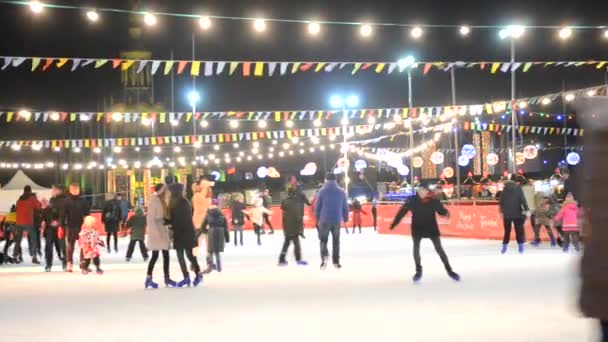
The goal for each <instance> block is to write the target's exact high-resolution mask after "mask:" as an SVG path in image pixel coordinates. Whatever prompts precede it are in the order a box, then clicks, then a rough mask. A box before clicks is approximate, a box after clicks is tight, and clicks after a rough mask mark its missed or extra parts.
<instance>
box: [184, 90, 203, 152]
mask: <svg viewBox="0 0 608 342" xmlns="http://www.w3.org/2000/svg"><path fill="white" fill-rule="evenodd" d="M187 97H188V103H189V104H190V107H192V135H193V136H194V137H195V139H196V104H197V103H198V102H199V101H200V100H201V96H200V94H199V93H198V92H197V91H196V90H195V89H192V90H190V91H189V92H188V96H187ZM193 143H194V142H193ZM194 158H196V149H194Z"/></svg>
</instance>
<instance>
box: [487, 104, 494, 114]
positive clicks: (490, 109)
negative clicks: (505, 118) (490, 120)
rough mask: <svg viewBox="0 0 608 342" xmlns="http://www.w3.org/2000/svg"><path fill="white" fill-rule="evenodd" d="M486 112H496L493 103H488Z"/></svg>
mask: <svg viewBox="0 0 608 342" xmlns="http://www.w3.org/2000/svg"><path fill="white" fill-rule="evenodd" d="M486 113H487V114H493V113H494V109H492V105H491V104H489V103H486Z"/></svg>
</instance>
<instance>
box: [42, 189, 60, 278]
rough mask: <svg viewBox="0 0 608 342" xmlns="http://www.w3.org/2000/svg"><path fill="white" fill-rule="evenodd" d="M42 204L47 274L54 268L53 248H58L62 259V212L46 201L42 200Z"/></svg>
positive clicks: (45, 268)
mask: <svg viewBox="0 0 608 342" xmlns="http://www.w3.org/2000/svg"><path fill="white" fill-rule="evenodd" d="M40 203H41V208H42V210H41V217H42V222H41V223H40V228H41V229H42V232H43V234H44V241H45V246H44V255H45V261H46V263H45V267H44V270H45V272H51V268H52V267H53V247H55V248H58V249H59V251H58V257H59V259H61V252H60V249H61V245H60V244H59V242H60V238H59V234H60V232H59V229H60V224H59V222H60V218H61V214H60V210H59V208H54V207H53V206H52V204H51V203H49V202H48V201H47V200H46V199H42V200H41V201H40Z"/></svg>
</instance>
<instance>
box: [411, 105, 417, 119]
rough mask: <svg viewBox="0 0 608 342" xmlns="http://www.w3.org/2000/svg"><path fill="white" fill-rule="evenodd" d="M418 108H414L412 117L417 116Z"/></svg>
mask: <svg viewBox="0 0 608 342" xmlns="http://www.w3.org/2000/svg"><path fill="white" fill-rule="evenodd" d="M417 113H418V108H416V107H414V108H412V118H416V117H417V116H418V115H417Z"/></svg>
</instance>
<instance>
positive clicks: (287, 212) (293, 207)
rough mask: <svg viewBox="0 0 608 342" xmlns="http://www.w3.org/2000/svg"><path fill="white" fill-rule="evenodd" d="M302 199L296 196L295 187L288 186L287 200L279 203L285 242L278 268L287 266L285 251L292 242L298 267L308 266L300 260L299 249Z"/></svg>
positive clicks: (302, 229)
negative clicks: (281, 211)
mask: <svg viewBox="0 0 608 342" xmlns="http://www.w3.org/2000/svg"><path fill="white" fill-rule="evenodd" d="M305 204H306V203H305V202H304V198H302V196H300V195H299V194H298V190H297V188H296V187H294V186H292V185H290V186H289V187H288V189H287V198H286V199H284V200H283V202H282V203H281V209H282V210H283V233H284V234H285V242H283V248H282V249H281V254H280V255H279V266H287V260H286V255H287V250H288V249H289V245H290V243H291V242H293V248H294V255H295V258H296V263H297V264H298V265H302V266H305V265H308V263H307V262H306V261H304V260H302V249H301V247H300V236H301V235H302V232H303V231H304V205H305Z"/></svg>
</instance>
